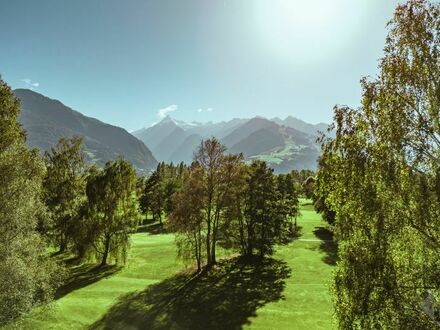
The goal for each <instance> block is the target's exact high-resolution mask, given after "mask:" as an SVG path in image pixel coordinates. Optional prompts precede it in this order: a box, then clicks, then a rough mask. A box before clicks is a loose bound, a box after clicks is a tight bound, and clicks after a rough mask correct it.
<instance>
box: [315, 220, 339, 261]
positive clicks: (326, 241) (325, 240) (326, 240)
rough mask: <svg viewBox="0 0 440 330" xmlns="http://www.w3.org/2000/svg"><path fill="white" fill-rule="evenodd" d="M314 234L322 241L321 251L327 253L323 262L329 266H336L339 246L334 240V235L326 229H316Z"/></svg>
mask: <svg viewBox="0 0 440 330" xmlns="http://www.w3.org/2000/svg"><path fill="white" fill-rule="evenodd" d="M313 233H314V234H315V236H316V237H317V238H319V239H321V240H322V242H321V245H320V246H319V249H320V250H321V251H323V252H325V253H326V256H325V257H324V258H323V261H324V262H325V263H326V264H329V265H336V261H337V260H338V244H337V243H336V242H335V241H334V240H333V233H332V232H331V231H330V230H328V229H327V228H325V227H316V229H315V230H314V231H313Z"/></svg>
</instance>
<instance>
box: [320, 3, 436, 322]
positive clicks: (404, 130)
mask: <svg viewBox="0 0 440 330" xmlns="http://www.w3.org/2000/svg"><path fill="white" fill-rule="evenodd" d="M389 29H390V30H389V34H388V37H387V41H386V46H385V49H384V57H383V58H382V60H381V61H380V74H379V75H378V77H377V78H376V79H375V80H372V81H370V80H367V79H364V80H363V81H362V87H363V99H362V106H361V107H360V108H358V109H349V108H346V107H336V108H335V125H336V132H337V134H336V138H335V139H334V140H333V139H329V140H326V141H324V142H325V143H324V144H323V149H322V150H323V153H322V161H323V164H325V168H321V170H320V174H319V175H318V177H319V178H320V180H322V182H321V184H322V185H324V186H325V185H327V187H328V189H326V190H325V191H324V192H325V202H326V204H327V206H328V207H330V209H332V210H334V212H335V214H336V219H335V234H336V238H337V239H338V241H339V258H340V261H339V262H338V265H337V270H336V277H335V282H334V289H335V290H334V293H335V303H336V315H337V317H338V321H339V325H340V327H341V328H344V329H372V328H392V329H411V328H412V329H434V328H438V327H439V326H440V317H439V311H440V289H439V288H440V280H439V279H440V276H439V275H440V231H439V228H440V220H439V219H440V217H439V215H440V203H439V201H440V190H439V187H440V184H439V182H440V170H439V168H440V166H439V164H440V156H439V155H440V153H439V150H440V126H439V122H440V120H439V104H440V93H439V91H440V80H439V77H440V57H439V55H440V5H439V4H438V3H430V2H428V1H424V0H412V1H408V2H407V3H406V4H403V5H399V6H398V7H397V9H396V12H395V15H394V18H393V19H392V21H391V22H390V24H389ZM321 174H322V175H321ZM321 184H320V185H321Z"/></svg>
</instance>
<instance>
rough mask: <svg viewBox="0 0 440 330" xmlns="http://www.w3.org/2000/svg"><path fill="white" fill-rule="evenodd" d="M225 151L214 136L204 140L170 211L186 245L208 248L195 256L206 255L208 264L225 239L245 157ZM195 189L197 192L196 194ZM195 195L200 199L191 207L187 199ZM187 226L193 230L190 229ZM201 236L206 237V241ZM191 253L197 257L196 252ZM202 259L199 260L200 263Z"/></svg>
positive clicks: (213, 259) (211, 261)
mask: <svg viewBox="0 0 440 330" xmlns="http://www.w3.org/2000/svg"><path fill="white" fill-rule="evenodd" d="M225 151H226V147H225V146H223V145H222V144H221V143H220V142H219V141H218V140H217V139H215V138H212V139H208V140H206V141H202V142H201V144H200V146H199V148H198V149H197V151H196V153H195V156H194V161H193V164H192V166H191V168H190V169H189V170H188V171H189V173H188V174H187V176H186V182H184V184H183V190H182V192H180V193H179V192H178V193H177V194H176V198H175V199H174V205H175V206H174V210H173V212H172V213H171V223H170V227H171V228H176V229H177V231H178V234H184V237H186V243H187V244H186V246H193V247H194V248H197V249H200V248H201V247H202V246H203V247H204V248H205V252H206V253H202V252H200V251H199V252H198V254H199V256H200V258H198V257H197V258H196V259H200V260H201V258H205V256H206V262H207V265H208V267H209V266H212V265H214V264H215V263H216V246H217V242H218V241H219V240H220V239H222V238H223V234H222V232H226V230H227V227H228V223H229V221H230V220H231V218H230V217H229V215H230V212H228V209H229V208H230V205H231V204H232V203H231V200H233V199H234V196H235V195H236V192H237V189H236V187H237V186H239V185H237V182H239V181H240V177H241V175H242V174H243V171H242V170H241V169H242V165H243V156H242V155H241V154H239V155H225V154H224V153H225ZM194 191H196V192H197V195H195V196H194ZM194 198H196V201H197V202H195V201H194V203H195V204H194V205H192V207H191V208H189V206H188V202H187V201H188V200H192V199H194ZM185 208H188V209H185ZM188 228H189V229H191V230H190V232H187V231H188V230H189V229H188ZM221 229H222V230H221ZM223 229H224V230H223ZM191 235H193V236H191ZM189 239H191V240H192V241H189ZM200 239H203V240H204V242H203V244H201V243H200V241H199V240H200ZM192 242H196V243H192ZM187 255H188V254H187ZM190 255H192V256H194V253H193V254H190ZM200 260H197V261H198V263H199V261H200ZM199 266H200V264H199Z"/></svg>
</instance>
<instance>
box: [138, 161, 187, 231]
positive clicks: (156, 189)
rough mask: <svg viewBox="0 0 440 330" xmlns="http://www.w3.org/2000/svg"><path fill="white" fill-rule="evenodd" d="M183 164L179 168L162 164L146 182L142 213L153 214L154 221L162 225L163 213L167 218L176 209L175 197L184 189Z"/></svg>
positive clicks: (140, 200) (141, 202)
mask: <svg viewBox="0 0 440 330" xmlns="http://www.w3.org/2000/svg"><path fill="white" fill-rule="evenodd" d="M184 170H185V166H184V164H183V163H181V164H179V165H178V166H174V165H173V164H172V163H171V164H165V163H160V164H158V166H157V169H156V170H155V171H154V172H153V173H152V174H151V175H150V176H149V177H148V178H146V180H145V184H144V188H143V191H142V193H141V196H140V198H139V203H140V207H141V210H142V212H143V213H144V214H145V215H147V214H148V213H150V212H151V214H152V215H153V220H154V221H155V220H157V219H159V222H160V224H162V213H165V214H166V215H167V216H169V215H170V214H171V212H172V211H173V208H174V203H173V196H174V194H175V193H176V192H177V191H179V190H180V189H181V187H182V184H183V183H182V180H183V173H184Z"/></svg>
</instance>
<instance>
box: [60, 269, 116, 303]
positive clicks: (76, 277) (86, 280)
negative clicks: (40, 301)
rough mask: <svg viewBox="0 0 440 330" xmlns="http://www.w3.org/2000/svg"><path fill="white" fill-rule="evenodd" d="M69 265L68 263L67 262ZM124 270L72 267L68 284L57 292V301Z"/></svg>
mask: <svg viewBox="0 0 440 330" xmlns="http://www.w3.org/2000/svg"><path fill="white" fill-rule="evenodd" d="M66 264H68V262H66ZM121 269H122V267H121V266H116V265H107V266H99V265H98V266H97V265H90V264H86V265H79V266H72V267H71V268H70V270H69V275H68V278H67V280H66V283H65V284H64V285H63V286H62V287H60V288H59V289H58V290H57V291H56V292H55V299H60V298H62V297H64V296H65V295H67V294H69V293H70V292H72V291H75V290H78V289H81V288H83V287H85V286H88V285H90V284H93V283H95V282H97V281H99V280H102V279H104V278H106V277H109V276H111V275H113V274H115V273H117V272H118V271H120V270H121Z"/></svg>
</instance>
